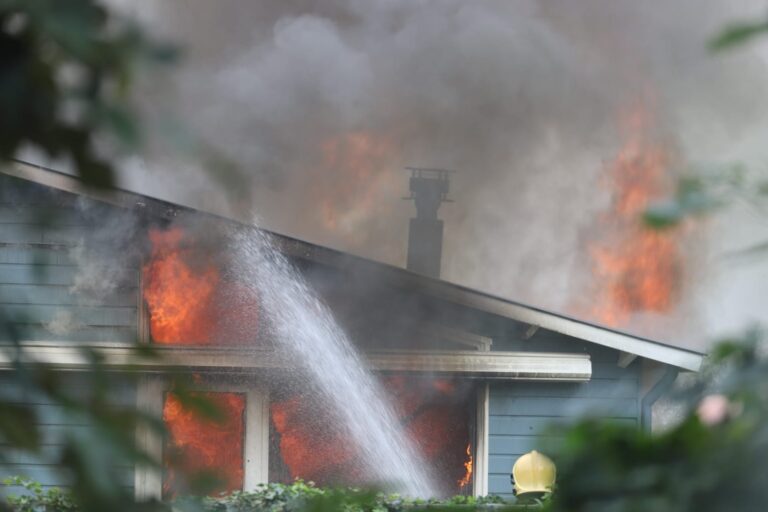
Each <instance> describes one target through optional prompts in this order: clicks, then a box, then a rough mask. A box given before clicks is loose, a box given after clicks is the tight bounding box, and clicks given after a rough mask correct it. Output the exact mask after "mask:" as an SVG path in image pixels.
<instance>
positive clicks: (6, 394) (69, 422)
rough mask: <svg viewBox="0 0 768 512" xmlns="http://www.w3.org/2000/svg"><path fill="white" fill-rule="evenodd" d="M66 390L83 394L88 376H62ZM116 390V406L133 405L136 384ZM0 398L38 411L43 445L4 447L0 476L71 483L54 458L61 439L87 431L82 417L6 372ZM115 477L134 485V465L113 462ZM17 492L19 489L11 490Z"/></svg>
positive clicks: (56, 484) (86, 393) (58, 484)
mask: <svg viewBox="0 0 768 512" xmlns="http://www.w3.org/2000/svg"><path fill="white" fill-rule="evenodd" d="M63 383H64V386H65V389H66V392H67V393H68V394H70V395H71V396H75V397H80V398H85V397H87V396H89V394H90V392H91V390H90V389H89V387H88V382H87V380H85V379H83V378H82V376H80V375H78V374H76V373H72V374H69V375H67V376H66V377H63ZM116 389H117V392H115V393H113V394H111V395H110V398H111V399H112V400H113V403H114V404H115V406H121V405H122V406H126V405H132V404H133V403H135V400H136V398H135V397H136V393H135V388H134V387H133V386H131V385H128V384H127V383H126V385H122V386H117V387H116ZM0 399H2V400H3V401H7V402H13V403H26V404H30V405H32V406H33V409H34V411H35V413H36V415H37V421H36V425H37V426H38V428H39V432H40V435H41V439H42V449H41V451H40V453H39V454H32V453H29V452H24V451H18V450H6V449H5V447H4V449H3V455H4V456H7V458H6V460H5V461H3V462H2V463H0V480H2V479H4V478H6V477H9V476H22V477H25V478H30V479H32V480H35V481H37V482H40V483H41V484H42V485H43V486H45V487H66V486H67V485H69V484H70V483H71V475H68V474H67V473H66V472H64V471H62V470H61V469H60V468H57V466H56V464H55V462H56V460H58V459H59V458H60V457H61V453H60V452H61V448H62V445H63V440H64V439H66V438H67V437H71V436H83V437H87V436H88V435H89V429H90V426H89V422H88V421H87V419H85V418H82V417H75V416H73V415H71V414H69V413H68V412H67V411H65V410H64V409H63V408H62V407H61V406H59V405H56V404H54V403H51V400H50V399H49V398H47V397H45V396H41V395H39V394H33V393H31V392H30V391H29V390H28V389H22V388H20V387H19V385H18V381H16V380H14V379H12V378H11V375H10V374H8V373H3V372H0ZM115 468H116V471H117V473H118V478H119V479H120V482H121V483H124V485H125V487H126V488H132V487H133V467H132V466H129V465H127V464H121V463H120V462H119V461H118V462H116V464H115ZM14 492H20V490H14Z"/></svg>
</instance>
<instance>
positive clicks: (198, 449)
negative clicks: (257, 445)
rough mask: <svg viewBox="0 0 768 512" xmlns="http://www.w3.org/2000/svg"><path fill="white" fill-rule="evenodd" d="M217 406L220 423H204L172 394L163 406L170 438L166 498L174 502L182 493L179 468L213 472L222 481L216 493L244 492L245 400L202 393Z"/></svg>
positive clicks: (166, 453) (165, 459)
mask: <svg viewBox="0 0 768 512" xmlns="http://www.w3.org/2000/svg"><path fill="white" fill-rule="evenodd" d="M200 394H201V395H202V396H203V397H205V398H206V399H207V400H209V401H212V402H213V403H215V405H216V407H217V409H218V410H219V411H220V412H221V418H220V419H219V421H216V422H213V421H211V420H206V419H203V418H201V417H200V416H199V413H197V412H196V411H193V410H189V409H185V408H184V406H183V405H182V403H181V402H180V401H179V399H178V398H177V397H176V396H175V395H174V394H172V393H168V394H167V396H166V399H165V404H164V406H163V421H164V422H165V425H166V427H167V428H168V432H169V434H170V437H169V439H168V441H167V442H166V446H165V449H164V450H163V466H164V467H165V469H166V476H165V478H164V481H163V498H164V499H168V498H172V497H173V496H174V495H175V494H176V492H177V491H179V490H180V489H178V485H179V475H178V473H177V470H178V467H179V466H178V464H177V463H176V462H177V461H176V460H175V459H176V458H178V459H179V460H178V463H180V465H181V467H182V468H183V469H184V471H185V473H187V474H191V475H194V474H195V473H200V472H202V471H206V472H211V473H213V474H215V475H216V477H217V478H218V479H220V480H221V485H220V486H219V488H218V489H215V492H213V493H212V495H214V494H218V493H220V492H231V491H234V490H240V489H242V488H243V439H244V437H243V436H244V417H245V414H244V413H245V396H244V395H242V394H239V393H219V392H205V393H200Z"/></svg>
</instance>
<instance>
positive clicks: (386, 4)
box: [116, 0, 768, 347]
mask: <svg viewBox="0 0 768 512" xmlns="http://www.w3.org/2000/svg"><path fill="white" fill-rule="evenodd" d="M116 3H118V4H125V5H124V8H125V9H126V10H128V12H130V13H131V14H134V15H137V16H139V17H140V18H141V19H142V20H144V21H145V22H146V23H148V24H149V26H150V27H152V28H153V30H155V31H156V32H157V33H158V34H160V35H162V36H164V37H167V38H169V39H171V40H175V41H177V42H179V43H181V45H182V46H183V47H184V48H185V49H186V53H185V59H184V60H183V61H182V63H181V65H180V66H178V67H177V68H176V69H175V70H174V72H173V73H172V74H171V75H170V76H167V77H158V78H156V79H155V78H153V79H152V80H148V81H147V83H145V84H144V85H143V96H144V103H145V104H146V105H147V106H148V107H149V108H148V109H147V110H148V112H152V113H154V114H155V115H156V114H157V113H158V112H171V111H174V112H175V115H176V116H177V118H178V119H179V120H180V122H182V123H184V124H185V125H186V126H188V127H189V129H190V130H191V131H193V132H194V133H196V134H199V135H200V136H201V137H202V138H203V139H205V140H208V141H210V142H212V143H213V144H215V145H217V146H219V147H220V148H222V149H223V150H224V151H225V152H226V153H227V154H228V155H230V156H231V157H232V158H233V159H235V160H236V161H237V162H238V163H239V164H240V165H241V168H242V169H243V172H244V173H245V174H246V176H247V177H248V184H247V185H246V186H245V188H243V185H239V186H238V189H239V190H238V191H239V192H240V193H242V192H243V190H245V195H246V197H247V198H248V199H249V200H248V201H245V202H243V201H238V202H237V206H236V207H235V206H232V205H233V200H232V199H231V197H230V196H228V195H227V185H228V183H227V182H224V183H222V181H221V180H217V179H216V178H215V173H214V175H213V176H212V175H211V174H206V173H205V172H203V171H202V170H201V169H200V168H199V166H198V165H196V164H194V163H193V162H190V161H189V160H184V159H177V158H176V157H170V156H167V154H166V152H165V151H164V150H163V149H162V148H156V149H155V150H154V151H152V152H151V156H147V158H145V159H144V160H141V161H136V162H134V163H133V164H132V165H131V166H129V171H130V172H129V173H128V174H127V175H126V177H125V180H124V181H125V185H126V186H127V187H128V188H132V189H137V190H139V191H141V192H145V193H149V194H151V195H156V196H160V197H163V198H167V199H170V200H174V201H178V202H181V203H185V204H190V205H192V206H196V207H199V208H203V209H208V210H214V211H218V212H222V213H230V214H234V215H238V216H243V215H249V214H251V213H256V214H258V215H259V217H260V221H259V222H260V223H261V225H263V226H265V227H267V228H269V229H272V230H275V231H278V232H282V233H286V234H289V235H293V236H296V237H299V238H302V239H306V240H308V241H311V242H315V243H320V244H324V245H328V246H331V247H334V248H338V249H341V250H346V251H350V252H353V253H356V254H360V255H363V256H366V257H370V258H374V259H377V260H380V261H384V262H388V263H392V264H396V265H402V264H404V261H405V250H406V248H405V242H406V239H407V219H408V218H409V217H410V216H411V215H412V214H413V213H414V208H413V206H412V204H410V203H408V202H405V201H402V200H401V198H402V197H403V196H405V195H407V175H406V173H405V172H404V171H403V170H402V168H403V167H404V166H406V165H415V166H428V167H445V168H449V169H455V170H457V171H458V172H457V173H456V174H455V175H454V177H453V178H452V183H451V187H452V193H451V196H452V198H453V199H454V201H455V202H453V203H448V204H446V205H444V206H443V207H442V208H441V212H440V213H441V216H442V217H443V218H444V219H445V221H446V235H445V236H446V239H445V247H444V262H443V277H444V278H445V279H448V280H451V281H455V282H459V283H462V284H466V285H469V286H472V287H476V288H480V289H482V290H485V291H488V292H491V293H494V294H498V295H501V296H504V297H508V298H512V299H516V300H519V301H523V302H529V303H533V304H537V305H541V306H544V307H547V308H552V309H555V310H558V311H562V312H565V313H569V312H572V311H570V309H571V307H572V306H573V304H575V303H577V302H579V301H580V300H583V298H584V296H585V295H588V294H589V281H590V276H589V268H588V265H587V264H586V263H585V262H587V261H588V258H587V257H586V256H585V255H586V253H587V248H586V247H587V246H588V244H589V237H590V236H591V233H594V232H595V222H596V219H597V218H598V217H599V215H600V212H601V211H603V210H604V209H605V208H606V207H607V205H608V203H609V202H610V191H609V190H608V189H606V187H605V186H604V184H603V183H602V181H601V178H600V176H601V173H602V171H603V170H604V169H605V167H606V162H610V161H611V160H612V159H614V158H615V157H616V155H617V153H618V151H619V149H620V147H621V145H622V140H621V139H622V135H621V131H620V121H619V120H620V117H621V114H622V111H624V110H626V109H627V108H628V106H629V105H633V104H635V105H636V104H638V103H639V104H641V105H642V108H643V109H645V110H646V111H647V112H648V113H649V114H650V115H649V117H651V118H652V119H653V122H652V123H651V128H650V129H651V130H652V132H653V133H652V134H651V136H652V137H653V138H654V139H655V140H659V141H662V142H663V144H664V146H665V147H667V148H672V150H673V151H674V153H675V158H674V160H675V161H676V162H679V164H678V166H679V167H684V166H685V165H687V164H690V163H693V162H700V161H703V162H710V163H711V162H723V161H733V160H738V161H742V162H746V163H748V164H750V165H753V166H754V167H756V168H760V169H764V166H765V164H766V159H767V158H768V144H765V135H766V133H767V131H766V130H767V129H768V102H767V101H766V95H768V68H767V66H766V63H767V62H768V60H767V59H766V58H765V55H766V54H768V51H766V45H765V43H758V44H755V45H751V46H749V47H747V48H744V49H740V50H736V51H733V52H729V53H726V54H721V55H712V54H710V53H708V52H707V50H706V41H707V40H708V39H709V38H710V37H711V36H712V35H713V34H715V33H717V32H718V31H719V30H720V29H722V28H723V26H724V25H725V24H726V23H728V22H729V21H731V20H738V19H743V18H745V17H746V18H753V19H754V18H758V17H762V16H764V15H765V14H766V11H767V10H768V6H766V5H765V4H764V2H760V1H756V0H748V1H747V0H745V1H729V2H723V1H722V0H669V1H664V2H637V1H633V0H621V1H618V0H539V1H533V0H531V1H527V0H514V1H510V0H485V1H466V0H382V1H372V0H371V1H360V0H323V1H310V0H274V1H266V0H263V1H258V2H254V1H249V0H218V1H216V2H211V1H208V0H142V1H128V2H126V1H123V2H116ZM670 172H672V170H671V171H670ZM244 205H247V208H246V210H249V209H250V210H252V211H245V210H244V209H243V206H244ZM762 218H763V219H764V218H765V217H764V216H763V217H762ZM734 219H735V220H736V224H737V225H738V229H733V222H732V221H733V220H734ZM726 220H729V221H730V224H726ZM762 224H764V223H763V222H762V220H761V218H760V216H759V215H758V216H754V215H753V216H751V217H750V215H748V214H745V213H743V212H742V213H728V214H723V215H720V216H719V217H716V218H715V219H713V220H710V221H708V222H707V223H705V224H703V225H701V226H699V227H698V228H696V232H697V234H696V236H693V237H688V238H687V239H694V240H696V241H695V243H693V242H692V243H691V245H690V246H688V247H685V248H684V253H685V254H686V257H687V258H688V259H690V262H688V261H687V262H686V274H685V276H686V277H685V282H686V283H685V286H684V287H683V289H684V292H685V293H684V296H683V297H682V299H681V305H680V307H679V308H678V309H677V311H676V312H675V313H674V314H672V315H670V318H671V319H672V320H671V321H667V322H661V323H659V324H658V325H661V326H662V327H658V326H657V328H655V329H645V331H644V332H645V333H646V334H651V335H654V336H656V337H660V338H663V339H667V340H668V341H672V342H676V343H681V344H686V345H689V346H699V347H702V346H704V342H703V341H701V340H703V339H708V338H709V337H711V336H712V334H713V332H714V331H719V330H722V329H725V328H737V327H741V326H743V325H745V324H746V322H748V321H749V319H750V318H752V317H759V316H761V314H762V308H761V306H760V302H761V301H760V299H761V298H762V297H763V294H762V291H763V289H762V288H764V287H765V285H764V283H765V282H766V281H765V278H766V277H768V271H766V270H765V269H762V268H761V267H759V266H756V265H755V264H753V263H750V264H743V263H733V262H731V261H730V260H728V261H725V260H723V259H722V258H721V254H722V253H724V252H727V251H729V250H732V249H735V248H738V247H740V246H744V245H747V244H748V243H749V241H750V240H753V239H755V238H757V237H759V234H758V233H757V231H756V230H758V229H759V228H763V226H762ZM763 232H765V229H763ZM755 283H760V286H759V287H757V286H756V285H755ZM640 330H641V331H642V330H643V329H642V328H641V329H640Z"/></svg>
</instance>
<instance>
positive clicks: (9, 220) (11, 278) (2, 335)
mask: <svg viewBox="0 0 768 512" xmlns="http://www.w3.org/2000/svg"><path fill="white" fill-rule="evenodd" d="M0 188H1V189H2V190H0V312H2V315H3V322H2V327H3V328H0V341H1V340H9V339H11V338H17V339H21V340H22V341H74V342H78V341H79V342H93V341H106V342H133V341H135V340H136V335H137V326H138V307H137V305H138V282H139V269H138V265H136V264H135V263H134V264H133V265H134V268H131V267H130V266H129V265H128V264H126V266H125V274H126V275H129V276H130V279H127V280H124V281H123V282H121V283H120V285H119V286H115V287H112V288H109V289H107V290H102V291H99V293H98V294H94V293H90V292H88V291H84V290H83V287H82V286H78V279H79V278H81V279H82V277H83V276H84V275H85V274H86V273H87V272H88V271H91V270H92V269H91V268H89V265H88V264H86V263H84V260H83V258H80V260H79V261H78V257H77V256H78V252H77V251H78V250H79V249H82V248H83V247H85V246H88V244H90V246H92V247H95V248H96V249H99V244H100V243H102V240H100V239H99V238H98V236H99V235H98V233H100V232H103V231H105V230H109V229H110V228H109V222H114V219H118V220H119V219H120V218H121V216H122V217H124V216H125V215H126V213H125V212H123V211H122V210H119V209H117V208H114V207H111V206H107V205H101V204H97V203H95V202H93V201H90V202H88V201H86V200H85V199H82V198H75V197H74V196H71V197H70V196H67V195H65V194H63V193H57V194H54V192H52V191H50V190H46V189H43V188H40V187H37V186H35V185H31V184H20V183H19V182H16V181H14V180H12V179H10V178H2V180H1V182H0ZM86 203H87V204H86ZM100 230H101V231H100ZM115 231H116V235H115V236H119V234H120V233H119V232H118V231H119V230H117V229H115ZM128 235H129V234H125V236H126V238H127V237H128Z"/></svg>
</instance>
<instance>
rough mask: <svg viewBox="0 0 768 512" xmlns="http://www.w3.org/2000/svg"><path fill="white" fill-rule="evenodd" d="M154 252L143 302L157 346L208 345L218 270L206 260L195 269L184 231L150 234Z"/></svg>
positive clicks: (212, 325)
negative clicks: (147, 310)
mask: <svg viewBox="0 0 768 512" xmlns="http://www.w3.org/2000/svg"><path fill="white" fill-rule="evenodd" d="M149 239H150V241H151V243H152V252H151V255H150V260H149V262H148V263H147V264H146V265H145V266H144V269H143V273H144V299H145V300H146V302H147V306H148V307H149V313H150V332H151V334H152V339H153V340H154V341H155V343H162V344H182V345H186V344H190V345H193V344H206V343H210V342H211V338H212V335H213V328H214V321H213V318H212V316H213V306H214V303H213V295H214V292H215V290H216V287H217V286H218V283H219V272H218V270H217V269H216V266H215V265H213V263H212V262H211V261H210V260H209V259H207V258H204V259H203V261H202V265H201V268H199V269H193V268H192V266H191V265H190V263H189V262H188V259H189V258H191V257H192V251H191V249H189V248H184V247H183V244H184V243H185V242H186V241H187V240H186V239H185V236H184V233H183V231H182V230H181V229H178V228H175V229H170V230H168V231H161V230H157V229H153V230H151V231H150V232H149Z"/></svg>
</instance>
